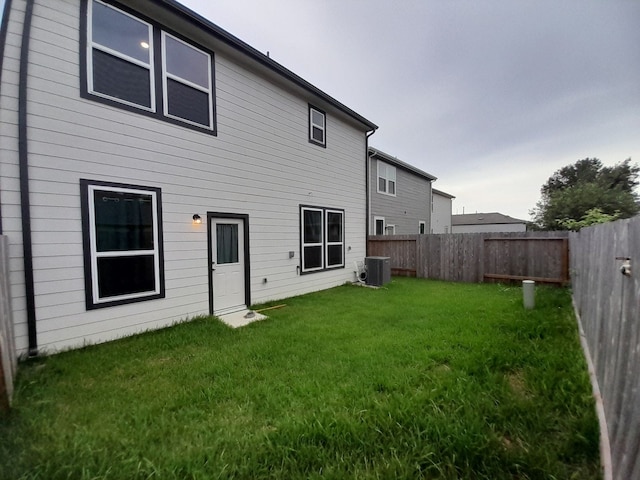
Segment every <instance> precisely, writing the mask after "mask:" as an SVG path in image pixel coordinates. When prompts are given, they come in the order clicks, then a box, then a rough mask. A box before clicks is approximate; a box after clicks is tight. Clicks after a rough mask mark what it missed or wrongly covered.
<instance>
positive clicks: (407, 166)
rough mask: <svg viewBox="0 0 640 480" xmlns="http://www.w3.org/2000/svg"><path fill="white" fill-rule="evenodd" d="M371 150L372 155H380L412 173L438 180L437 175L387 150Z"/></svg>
mask: <svg viewBox="0 0 640 480" xmlns="http://www.w3.org/2000/svg"><path fill="white" fill-rule="evenodd" d="M369 151H370V152H371V153H370V156H371V155H373V156H377V157H380V158H382V159H383V160H384V161H386V162H388V163H392V164H394V165H395V166H397V167H400V168H402V169H404V170H407V171H409V172H411V173H414V174H416V175H418V176H420V177H423V178H425V179H427V180H429V181H430V182H434V181H436V180H437V179H438V177H435V176H433V175H431V174H430V173H427V172H425V171H424V170H420V169H419V168H417V167H414V166H413V165H410V164H408V163H406V162H403V161H402V160H400V159H399V158H396V157H393V156H391V155H389V154H388V153H385V152H383V151H381V150H378V149H377V148H374V147H369Z"/></svg>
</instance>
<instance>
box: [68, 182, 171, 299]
mask: <svg viewBox="0 0 640 480" xmlns="http://www.w3.org/2000/svg"><path fill="white" fill-rule="evenodd" d="M80 188H81V199H82V202H81V205H82V227H83V228H82V234H83V244H84V254H85V261H84V263H85V294H86V295H85V296H86V304H87V309H94V308H100V307H108V306H112V305H120V304H123V303H130V302H139V301H143V300H150V299H153V298H162V297H164V269H163V249H162V229H161V225H162V215H161V205H160V203H161V202H160V195H161V192H160V189H158V188H150V187H138V186H131V185H121V184H114V183H107V182H97V181H90V180H80Z"/></svg>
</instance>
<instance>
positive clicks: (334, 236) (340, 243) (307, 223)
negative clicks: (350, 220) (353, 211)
mask: <svg viewBox="0 0 640 480" xmlns="http://www.w3.org/2000/svg"><path fill="white" fill-rule="evenodd" d="M300 249H301V252H302V253H301V262H302V266H301V268H302V273H310V272H316V271H320V270H327V269H330V268H339V267H344V210H340V209H335V208H324V207H312V206H305V205H301V206H300Z"/></svg>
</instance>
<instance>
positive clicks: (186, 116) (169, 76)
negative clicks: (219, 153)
mask: <svg viewBox="0 0 640 480" xmlns="http://www.w3.org/2000/svg"><path fill="white" fill-rule="evenodd" d="M162 82H163V87H164V114H165V115H167V116H170V117H174V118H179V119H182V120H185V121H187V122H190V123H193V124H196V125H203V126H206V127H209V126H211V125H212V118H211V117H212V112H211V108H209V106H210V105H211V57H210V56H209V54H207V53H205V52H202V51H200V50H198V49H197V48H195V47H193V46H192V45H189V44H188V43H185V42H183V41H182V40H179V39H177V38H175V37H174V36H172V35H169V34H168V33H166V32H162Z"/></svg>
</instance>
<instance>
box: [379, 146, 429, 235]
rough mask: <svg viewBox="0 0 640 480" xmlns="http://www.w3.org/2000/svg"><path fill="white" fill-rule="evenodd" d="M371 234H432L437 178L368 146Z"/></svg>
mask: <svg viewBox="0 0 640 480" xmlns="http://www.w3.org/2000/svg"><path fill="white" fill-rule="evenodd" d="M368 170H369V233H370V234H371V235H406V234H416V233H429V228H430V225H431V182H433V181H434V180H435V179H436V177H434V176H433V175H430V174H428V173H427V172H424V171H422V170H420V169H419V168H416V167H414V166H413V165H409V164H408V163H405V162H403V161H401V160H398V159H397V158H396V157H393V156H391V155H389V154H387V153H384V152H382V151H380V150H377V149H375V148H371V147H369V162H368Z"/></svg>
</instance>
